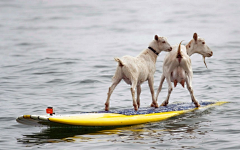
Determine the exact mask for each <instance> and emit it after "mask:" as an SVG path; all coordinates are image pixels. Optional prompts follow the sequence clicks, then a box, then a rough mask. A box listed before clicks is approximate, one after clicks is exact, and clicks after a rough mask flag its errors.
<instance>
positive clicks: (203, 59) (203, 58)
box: [203, 56, 208, 68]
mask: <svg viewBox="0 0 240 150" xmlns="http://www.w3.org/2000/svg"><path fill="white" fill-rule="evenodd" d="M203 62H204V64H205V66H206V68H208V67H207V64H206V62H205V57H204V56H203Z"/></svg>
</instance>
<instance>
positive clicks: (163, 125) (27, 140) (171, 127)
mask: <svg viewBox="0 0 240 150" xmlns="http://www.w3.org/2000/svg"><path fill="white" fill-rule="evenodd" d="M212 109H214V108H207V109H203V110H196V111H194V112H190V113H187V114H183V115H180V116H177V117H173V118H171V119H168V120H165V121H163V122H154V123H148V124H142V125H134V126H125V127H95V128H94V127H77V126H72V127H51V128H47V129H43V130H42V131H41V132H40V133H33V134H29V135H23V137H22V138H19V139H17V141H18V142H19V143H22V144H25V145H27V146H34V145H39V144H44V143H59V142H94V141H95V142H99V141H101V142H104V141H105V142H106V141H109V142H113V143H141V144H147V143H149V142H151V143H158V144H159V143H164V142H165V141H169V140H171V141H176V140H177V141H178V140H183V139H185V140H186V139H200V138H201V136H203V135H205V134H206V133H207V132H208V130H206V131H202V130H198V129H199V127H203V126H207V124H208V122H210V121H209V120H207V119H206V120H203V119H202V120H199V117H201V116H202V115H207V114H210V113H211V110H212ZM152 139H155V140H152Z"/></svg>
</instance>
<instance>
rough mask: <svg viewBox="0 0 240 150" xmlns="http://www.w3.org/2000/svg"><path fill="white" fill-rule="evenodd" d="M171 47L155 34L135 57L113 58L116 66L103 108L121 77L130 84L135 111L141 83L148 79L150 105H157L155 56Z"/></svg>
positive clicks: (107, 108) (138, 105) (137, 106)
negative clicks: (150, 96) (146, 46)
mask: <svg viewBox="0 0 240 150" xmlns="http://www.w3.org/2000/svg"><path fill="white" fill-rule="evenodd" d="M171 50H172V47H171V46H170V44H169V43H168V42H167V39H166V38H164V37H158V36H157V35H155V37H154V40H153V41H152V42H151V43H150V44H149V47H148V48H147V49H145V50H143V51H142V52H141V53H140V54H139V55H138V56H137V57H132V56H123V57H121V58H115V60H116V61H117V62H118V66H117V69H116V72H115V75H114V76H113V78H112V85H111V86H110V87H109V91H108V97H107V101H106V103H105V110H106V111H108V110H109V100H110V96H111V94H112V92H113V90H114V89H115V87H116V86H117V85H118V83H119V82H120V81H121V80H122V79H123V80H124V81H125V82H126V83H127V84H130V85H131V93H132V100H133V106H134V109H135V110H136V111H137V110H138V108H139V107H140V93H141V84H142V83H143V82H144V81H146V80H148V84H149V88H150V91H151V94H152V106H154V107H156V108H157V107H158V104H157V102H156V100H155V96H154V86H153V83H154V73H155V71H156V61H157V56H158V54H159V53H161V51H168V52H169V51H171ZM136 87H137V102H136V98H135V88H136Z"/></svg>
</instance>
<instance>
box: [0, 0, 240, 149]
mask: <svg viewBox="0 0 240 150" xmlns="http://www.w3.org/2000/svg"><path fill="white" fill-rule="evenodd" d="M239 8H240V1H227V0H220V1H216V0H212V1H208V0H202V1H191V0H184V1H177V0H172V1H156V0H148V1H107V0H98V1H94V0H81V1H73V0H69V1H63V0H58V1H54V0H48V1H47V0H34V1H33V0H18V1H17V0H0V52H1V54H0V72H1V73H0V104H1V105H0V122H1V123H0V130H1V132H0V145H1V146H0V149H19V150H20V149H69V150H72V149H105V150H106V149H111V150H112V149H240V144H239V136H240V127H239V124H240V117H239V114H240V111H239V102H240V94H239V89H240V79H239V74H240V60H239V58H240V24H239V22H240V18H239V16H240V10H239ZM194 32H197V33H198V34H199V36H200V37H203V38H205V40H206V44H207V45H208V46H209V47H210V48H211V49H212V51H213V57H211V58H207V59H206V62H207V65H208V69H207V68H206V67H205V65H204V63H203V61H202V58H201V56H200V55H197V54H195V55H193V56H192V57H191V58H192V67H193V72H194V76H193V88H194V94H195V97H196V98H197V100H199V101H205V100H218V101H228V102H230V103H227V104H224V105H222V106H217V107H214V108H211V109H206V110H198V111H195V112H192V113H188V114H185V115H181V116H178V117H174V118H171V119H168V120H165V121H162V122H154V123H148V124H143V125H136V126H128V127H121V128H111V129H94V130H93V129H91V130H87V129H85V130H82V129H78V128H61V129H59V128H45V127H32V126H26V125H22V124H19V123H17V122H16V120H15V119H16V118H17V117H18V116H20V115H23V114H45V109H46V107H48V106H53V107H54V109H55V111H56V113H58V114H69V113H79V112H81V111H85V112H86V111H98V110H103V109H104V103H105V100H106V97H107V92H108V87H109V86H110V85H111V77H112V76H113V74H114V73H115V69H116V66H117V63H116V62H115V61H114V59H113V58H114V57H120V56H123V55H131V56H136V55H138V54H139V53H140V52H141V51H142V50H143V49H145V48H147V47H148V44H149V43H150V42H151V41H152V40H153V37H154V35H155V34H158V35H159V36H165V37H167V38H168V42H169V43H170V44H171V45H175V44H177V43H179V42H180V41H181V40H184V44H186V43H187V42H188V41H190V40H191V39H192V36H193V33H194ZM165 55H166V52H162V53H161V54H160V56H159V57H158V60H157V64H156V66H157V70H156V73H155V83H154V87H155V91H156V90H157V88H158V85H159V81H160V76H161V74H162V62H163V59H164V56H165ZM166 95H167V83H166V82H165V83H164V85H163V90H162V92H161V93H160V96H159V98H158V102H159V103H161V102H162V101H163V100H164V99H165V97H166ZM177 101H180V102H190V101H191V99H190V95H189V92H188V91H187V89H186V88H185V89H183V88H182V87H181V86H177V87H176V88H174V90H173V92H172V95H171V98H170V103H173V102H177ZM150 103H151V95H150V91H149V88H148V84H147V82H146V83H144V84H143V85H142V94H141V106H142V107H147V106H149V105H150ZM123 108H132V99H131V93H130V86H129V85H127V84H125V83H124V82H121V83H120V84H119V85H118V86H117V88H116V89H115V91H114V92H113V94H112V97H111V101H110V109H123Z"/></svg>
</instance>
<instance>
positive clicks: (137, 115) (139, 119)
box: [17, 101, 227, 127]
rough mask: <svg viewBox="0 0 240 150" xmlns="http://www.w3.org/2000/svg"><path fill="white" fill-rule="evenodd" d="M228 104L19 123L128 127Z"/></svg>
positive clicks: (24, 119)
mask: <svg viewBox="0 0 240 150" xmlns="http://www.w3.org/2000/svg"><path fill="white" fill-rule="evenodd" d="M224 103H227V102H216V101H215V102H214V101H208V102H200V105H201V107H199V108H195V106H194V104H192V103H176V104H169V105H168V106H167V107H165V106H161V107H159V108H152V107H148V108H140V109H139V110H138V111H135V110H133V109H124V110H113V111H97V112H88V113H86V112H84V113H80V114H70V115H57V114H56V115H55V114H53V115H22V116H20V117H18V118H17V121H18V122H19V123H22V124H28V125H34V126H39V125H47V126H56V125H74V126H85V127H86V126H88V127H89V126H91V127H104V126H126V125H135V124H142V123H148V122H155V121H161V120H165V119H168V118H171V117H174V116H177V115H180V114H183V113H187V112H191V111H194V110H196V109H202V108H207V107H213V106H217V105H222V104H224Z"/></svg>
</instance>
